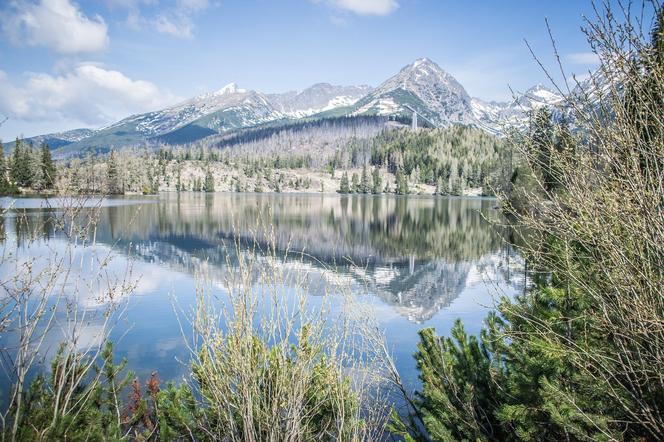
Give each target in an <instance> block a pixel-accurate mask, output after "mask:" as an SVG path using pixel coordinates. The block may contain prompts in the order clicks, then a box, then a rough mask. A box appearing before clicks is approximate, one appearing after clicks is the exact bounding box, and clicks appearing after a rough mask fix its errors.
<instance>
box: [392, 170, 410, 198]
mask: <svg viewBox="0 0 664 442" xmlns="http://www.w3.org/2000/svg"><path fill="white" fill-rule="evenodd" d="M395 178H396V186H397V187H396V190H395V192H396V194H397V195H408V193H409V189H408V178H406V175H405V174H404V173H403V171H402V170H401V169H398V170H397V174H396V177H395Z"/></svg>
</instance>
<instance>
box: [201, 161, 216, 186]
mask: <svg viewBox="0 0 664 442" xmlns="http://www.w3.org/2000/svg"><path fill="white" fill-rule="evenodd" d="M203 190H205V191H206V192H214V177H213V176H212V171H210V166H209V165H208V167H207V171H206V172H205V183H204V184H203Z"/></svg>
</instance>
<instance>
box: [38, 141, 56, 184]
mask: <svg viewBox="0 0 664 442" xmlns="http://www.w3.org/2000/svg"><path fill="white" fill-rule="evenodd" d="M41 166H42V175H43V177H44V188H46V189H52V188H53V186H54V185H55V180H56V178H57V175H56V174H57V169H56V167H55V163H54V162H53V158H52V157H51V149H49V147H48V145H47V144H46V143H42V145H41Z"/></svg>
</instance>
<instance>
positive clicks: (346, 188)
mask: <svg viewBox="0 0 664 442" xmlns="http://www.w3.org/2000/svg"><path fill="white" fill-rule="evenodd" d="M339 193H350V184H349V183H348V172H345V171H344V173H343V175H341V181H339Z"/></svg>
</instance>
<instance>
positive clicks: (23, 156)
mask: <svg viewBox="0 0 664 442" xmlns="http://www.w3.org/2000/svg"><path fill="white" fill-rule="evenodd" d="M30 151H31V149H30V146H28V145H26V144H25V143H24V142H23V140H21V139H19V138H16V143H15V145H14V151H13V152H12V158H11V179H12V181H13V182H14V183H15V184H16V185H17V186H19V187H30V153H31V152H30Z"/></svg>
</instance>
